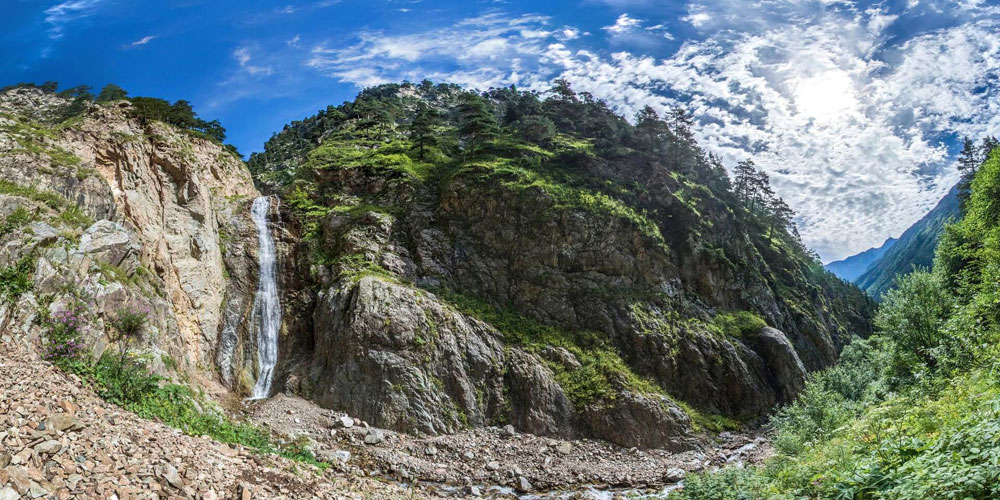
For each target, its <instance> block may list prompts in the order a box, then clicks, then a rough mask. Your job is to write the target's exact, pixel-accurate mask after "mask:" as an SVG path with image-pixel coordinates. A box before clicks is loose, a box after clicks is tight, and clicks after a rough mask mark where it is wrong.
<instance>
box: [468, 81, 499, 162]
mask: <svg viewBox="0 0 1000 500" xmlns="http://www.w3.org/2000/svg"><path fill="white" fill-rule="evenodd" d="M458 120H459V123H458V136H459V138H460V139H462V140H463V141H465V144H466V146H467V149H466V152H467V157H474V156H476V154H477V153H478V152H479V151H480V149H481V148H482V147H483V146H484V145H486V144H488V143H489V142H490V141H492V140H493V138H494V137H495V136H496V133H497V123H496V120H495V119H494V117H493V113H491V112H490V109H489V107H487V104H486V100H485V99H483V98H482V97H480V96H479V95H476V94H464V95H463V96H462V102H461V103H460V104H459V106H458Z"/></svg>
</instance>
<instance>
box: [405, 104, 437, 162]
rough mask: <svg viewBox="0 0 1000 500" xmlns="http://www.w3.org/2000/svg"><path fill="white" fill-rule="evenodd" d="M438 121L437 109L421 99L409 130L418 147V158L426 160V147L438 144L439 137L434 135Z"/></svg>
mask: <svg viewBox="0 0 1000 500" xmlns="http://www.w3.org/2000/svg"><path fill="white" fill-rule="evenodd" d="M437 122H438V113H437V111H435V110H434V109H433V108H431V107H430V106H428V105H427V103H426V102H424V101H420V104H418V105H417V114H416V116H414V117H413V121H412V122H411V123H410V130H409V131H410V140H411V141H413V143H414V145H415V146H416V147H417V158H419V159H420V161H423V160H424V153H425V149H426V148H427V147H428V146H433V145H435V144H437V138H436V137H435V136H434V126H435V125H436V124H437Z"/></svg>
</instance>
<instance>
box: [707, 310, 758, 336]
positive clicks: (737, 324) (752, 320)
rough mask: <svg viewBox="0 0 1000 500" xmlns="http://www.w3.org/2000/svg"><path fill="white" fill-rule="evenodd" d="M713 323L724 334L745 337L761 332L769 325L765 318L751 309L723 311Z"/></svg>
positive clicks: (713, 319)
mask: <svg viewBox="0 0 1000 500" xmlns="http://www.w3.org/2000/svg"><path fill="white" fill-rule="evenodd" d="M712 324H713V325H715V327H716V328H717V329H718V330H719V331H720V332H721V333H722V334H724V335H727V336H729V337H737V338H739V337H744V336H746V335H753V334H755V333H759V332H760V331H761V330H763V329H764V327H765V326H767V322H766V321H764V318H761V317H760V316H758V315H756V314H754V313H752V312H750V311H730V312H723V313H719V314H718V315H716V316H715V317H714V318H712Z"/></svg>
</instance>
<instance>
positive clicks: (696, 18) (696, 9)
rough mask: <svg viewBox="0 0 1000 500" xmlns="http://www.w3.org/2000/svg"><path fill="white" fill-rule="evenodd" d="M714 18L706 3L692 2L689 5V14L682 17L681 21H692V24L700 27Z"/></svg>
mask: <svg viewBox="0 0 1000 500" xmlns="http://www.w3.org/2000/svg"><path fill="white" fill-rule="evenodd" d="M711 20H712V16H711V15H710V14H709V13H708V10H707V9H706V8H705V6H704V5H698V4H692V5H690V6H689V7H688V15H686V16H684V17H682V18H681V21H686V22H688V23H691V26H694V27H695V28H700V27H702V26H704V25H705V24H708V22H709V21H711Z"/></svg>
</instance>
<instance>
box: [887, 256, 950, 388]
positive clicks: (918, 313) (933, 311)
mask: <svg viewBox="0 0 1000 500" xmlns="http://www.w3.org/2000/svg"><path fill="white" fill-rule="evenodd" d="M953 304H954V300H953V298H952V296H951V295H950V294H949V293H948V292H947V290H946V289H945V287H944V285H943V283H942V282H941V280H940V279H939V277H938V276H937V275H935V274H933V273H930V272H927V271H914V272H913V273H910V274H909V275H908V276H906V277H905V278H903V279H902V280H900V282H899V288H898V289H896V290H892V291H890V292H889V293H887V294H886V295H885V297H884V300H883V302H882V307H880V308H879V311H878V314H877V315H876V316H875V325H876V326H877V327H878V328H879V329H880V330H881V332H882V336H883V339H884V341H885V342H886V343H887V346H886V351H887V352H889V353H890V354H891V355H890V357H889V360H888V361H889V365H888V368H889V373H890V375H891V376H892V377H893V380H892V381H893V382H894V383H896V384H900V383H907V382H909V381H912V380H913V378H914V377H915V376H917V375H918V374H919V373H921V372H926V371H932V370H934V369H935V368H936V367H937V366H938V364H939V363H940V362H941V360H942V359H943V358H945V357H946V355H947V351H948V350H949V346H945V345H943V344H944V343H946V342H948V341H949V340H950V338H949V337H948V336H947V335H945V334H944V330H943V328H942V327H943V326H944V324H945V322H946V321H947V319H948V318H949V316H950V314H951V313H952V310H953V307H954V306H953ZM951 347H954V346H951Z"/></svg>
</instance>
